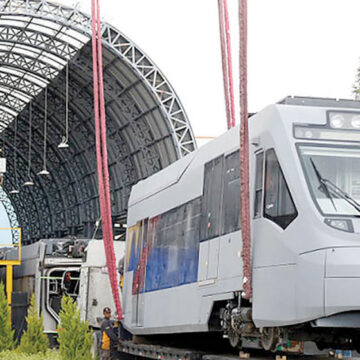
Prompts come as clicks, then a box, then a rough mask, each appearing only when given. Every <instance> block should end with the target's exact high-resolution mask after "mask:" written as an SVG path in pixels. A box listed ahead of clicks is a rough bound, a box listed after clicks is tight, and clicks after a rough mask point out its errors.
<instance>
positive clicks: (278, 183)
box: [264, 149, 298, 229]
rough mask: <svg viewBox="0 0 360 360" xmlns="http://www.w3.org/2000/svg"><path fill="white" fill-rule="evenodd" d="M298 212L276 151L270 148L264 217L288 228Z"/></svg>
mask: <svg viewBox="0 0 360 360" xmlns="http://www.w3.org/2000/svg"><path fill="white" fill-rule="evenodd" d="M297 214H298V213H297V210H296V208H295V205H294V202H293V200H292V198H291V194H290V191H289V188H288V186H287V184H286V181H285V178H284V174H283V172H282V170H281V167H280V164H279V161H278V159H277V157H276V154H275V151H274V150H273V149H271V150H268V151H267V152H266V164H265V202H264V217H266V218H268V219H270V220H272V221H274V222H275V223H276V224H278V225H279V226H280V227H282V228H283V229H286V228H287V227H288V226H289V224H290V223H291V222H292V221H293V220H294V219H295V218H296V217H297Z"/></svg>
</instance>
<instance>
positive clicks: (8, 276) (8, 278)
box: [0, 228, 21, 314]
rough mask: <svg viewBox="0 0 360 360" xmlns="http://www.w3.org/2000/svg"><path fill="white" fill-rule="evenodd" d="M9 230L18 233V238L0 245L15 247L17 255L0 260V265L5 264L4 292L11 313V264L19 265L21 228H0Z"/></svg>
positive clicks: (0, 229)
mask: <svg viewBox="0 0 360 360" xmlns="http://www.w3.org/2000/svg"><path fill="white" fill-rule="evenodd" d="M4 230H5V231H9V230H10V231H11V232H14V231H15V232H17V233H18V236H17V238H18V240H17V242H14V243H12V244H0V246H1V247H6V248H17V249H18V256H17V258H16V259H9V260H0V266H6V294H7V301H8V305H9V310H10V314H11V295H12V292H13V266H19V265H21V228H0V231H4Z"/></svg>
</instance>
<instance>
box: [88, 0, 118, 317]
mask: <svg viewBox="0 0 360 360" xmlns="http://www.w3.org/2000/svg"><path fill="white" fill-rule="evenodd" d="M92 57H93V76H94V117H95V140H96V161H97V173H98V188H99V200H100V213H101V220H102V229H103V238H104V247H105V255H106V264H107V268H108V273H109V279H110V285H111V290H112V294H113V298H114V303H115V307H116V311H117V315H118V318H119V320H121V319H122V316H123V314H122V307H121V301H120V293H119V287H118V283H117V273H116V258H115V251H114V242H113V239H114V237H113V226H112V216H111V199H110V180H109V165H108V153H107V139H106V114H105V96H104V79H103V54H102V38H101V21H100V3H99V0H92Z"/></svg>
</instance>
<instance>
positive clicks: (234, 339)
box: [228, 331, 240, 348]
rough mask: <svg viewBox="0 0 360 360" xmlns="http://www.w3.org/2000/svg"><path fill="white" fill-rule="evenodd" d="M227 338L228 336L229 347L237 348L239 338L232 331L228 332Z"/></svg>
mask: <svg viewBox="0 0 360 360" xmlns="http://www.w3.org/2000/svg"><path fill="white" fill-rule="evenodd" d="M228 336H229V342H230V345H231V346H232V347H234V348H236V347H238V346H239V344H240V336H239V335H238V334H236V333H235V332H234V331H230V332H229V334H228Z"/></svg>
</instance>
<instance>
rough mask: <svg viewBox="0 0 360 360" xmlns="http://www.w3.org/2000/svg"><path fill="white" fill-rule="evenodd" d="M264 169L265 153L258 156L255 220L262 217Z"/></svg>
mask: <svg viewBox="0 0 360 360" xmlns="http://www.w3.org/2000/svg"><path fill="white" fill-rule="evenodd" d="M263 168H264V152H261V153H259V154H256V169H255V171H256V172H255V204H254V218H259V217H260V216H261V203H262V193H263V177H264V175H263V174H264V173H263Z"/></svg>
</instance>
